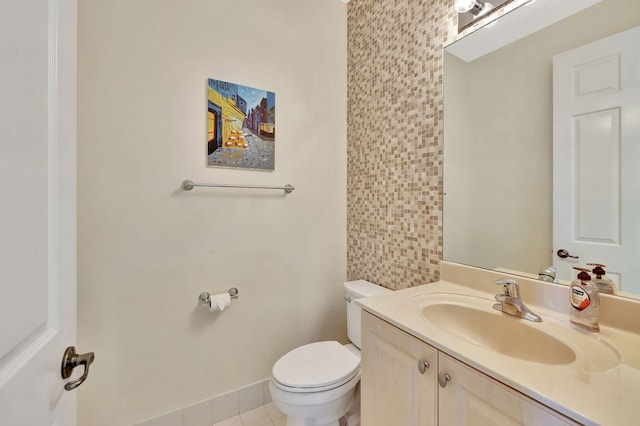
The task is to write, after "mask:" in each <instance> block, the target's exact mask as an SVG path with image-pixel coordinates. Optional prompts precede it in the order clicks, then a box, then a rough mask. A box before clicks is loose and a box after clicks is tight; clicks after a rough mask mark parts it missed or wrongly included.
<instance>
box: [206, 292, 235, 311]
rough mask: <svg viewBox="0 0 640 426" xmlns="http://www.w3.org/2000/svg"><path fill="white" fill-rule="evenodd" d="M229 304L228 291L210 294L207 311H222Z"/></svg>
mask: <svg viewBox="0 0 640 426" xmlns="http://www.w3.org/2000/svg"><path fill="white" fill-rule="evenodd" d="M229 306H231V296H229V293H220V294H212V295H211V298H210V299H209V311H211V312H216V311H224V310H225V309H226V308H228V307H229Z"/></svg>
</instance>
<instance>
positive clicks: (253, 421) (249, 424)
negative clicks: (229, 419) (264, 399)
mask: <svg viewBox="0 0 640 426" xmlns="http://www.w3.org/2000/svg"><path fill="white" fill-rule="evenodd" d="M240 418H241V419H242V424H243V426H263V425H265V424H269V425H270V424H271V417H269V413H268V412H267V409H266V408H264V407H258V408H255V409H253V410H251V411H246V412H244V413H242V414H240Z"/></svg>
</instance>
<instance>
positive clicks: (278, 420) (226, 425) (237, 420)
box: [213, 402, 287, 426]
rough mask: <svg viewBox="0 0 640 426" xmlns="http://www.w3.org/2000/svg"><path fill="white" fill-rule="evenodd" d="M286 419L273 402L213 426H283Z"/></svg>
mask: <svg viewBox="0 0 640 426" xmlns="http://www.w3.org/2000/svg"><path fill="white" fill-rule="evenodd" d="M286 424H287V417H286V416H285V415H284V413H282V411H280V410H278V407H276V406H275V404H274V403H273V402H270V403H268V404H265V405H263V406H262V407H258V408H256V409H254V410H251V411H247V412H245V413H242V414H240V415H239V416H235V417H231V418H230V419H227V420H224V421H222V422H219V423H216V424H214V425H213V426H285V425H286Z"/></svg>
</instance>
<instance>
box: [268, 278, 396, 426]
mask: <svg viewBox="0 0 640 426" xmlns="http://www.w3.org/2000/svg"><path fill="white" fill-rule="evenodd" d="M344 287H345V290H346V297H345V300H346V301H347V324H348V327H347V330H348V333H347V334H348V336H349V339H350V340H351V341H352V342H353V343H354V344H348V345H342V344H340V343H338V342H336V341H327V342H316V343H310V344H307V345H304V346H300V347H298V348H295V349H293V350H292V351H290V352H288V353H287V354H285V355H284V356H282V358H280V359H279V360H278V361H277V362H276V363H275V364H274V366H273V369H272V374H271V380H270V381H269V390H270V392H271V398H272V399H273V402H274V404H275V405H276V406H277V407H278V408H279V409H280V411H282V412H283V413H285V414H286V415H287V426H321V425H322V426H338V425H339V424H340V419H342V418H344V417H345V415H346V414H347V413H348V412H350V411H358V412H359V406H357V407H356V406H355V405H359V394H358V392H359V383H360V350H359V349H358V346H359V345H360V306H359V305H357V304H356V303H355V302H354V299H359V298H362V297H369V296H374V295H377V294H382V293H386V292H388V291H389V290H387V289H385V288H384V287H380V286H378V285H375V284H372V283H369V282H367V281H363V280H359V281H351V282H346V283H344ZM356 402H358V404H356ZM348 417H350V418H354V419H355V418H358V416H357V415H354V416H348ZM349 426H357V425H353V423H352V424H349Z"/></svg>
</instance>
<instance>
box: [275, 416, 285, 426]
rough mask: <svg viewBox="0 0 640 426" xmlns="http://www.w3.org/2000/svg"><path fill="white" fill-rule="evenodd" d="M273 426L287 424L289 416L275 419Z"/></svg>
mask: <svg viewBox="0 0 640 426" xmlns="http://www.w3.org/2000/svg"><path fill="white" fill-rule="evenodd" d="M273 426H287V418H286V417H280V418H279V419H278V420H274V421H273Z"/></svg>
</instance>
